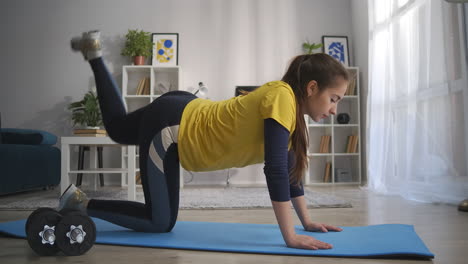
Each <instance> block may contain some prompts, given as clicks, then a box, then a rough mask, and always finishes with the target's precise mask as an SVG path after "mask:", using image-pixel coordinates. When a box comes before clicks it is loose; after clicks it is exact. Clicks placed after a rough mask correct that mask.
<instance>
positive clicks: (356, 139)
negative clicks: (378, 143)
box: [351, 135, 358, 153]
mask: <svg viewBox="0 0 468 264" xmlns="http://www.w3.org/2000/svg"><path fill="white" fill-rule="evenodd" d="M357 147H358V136H356V135H355V136H354V140H353V146H352V148H351V151H352V153H356V152H357V150H358V148H357Z"/></svg>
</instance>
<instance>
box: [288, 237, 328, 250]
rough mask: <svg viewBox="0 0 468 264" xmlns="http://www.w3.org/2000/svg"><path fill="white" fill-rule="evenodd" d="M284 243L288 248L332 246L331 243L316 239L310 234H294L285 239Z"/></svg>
mask: <svg viewBox="0 0 468 264" xmlns="http://www.w3.org/2000/svg"><path fill="white" fill-rule="evenodd" d="M286 245H287V246H288V247H290V248H300V249H313V250H317V249H330V248H333V246H332V245H331V244H328V243H325V242H322V241H320V240H317V239H315V238H313V237H311V236H306V235H298V234H294V235H292V236H291V237H290V238H288V239H287V241H286Z"/></svg>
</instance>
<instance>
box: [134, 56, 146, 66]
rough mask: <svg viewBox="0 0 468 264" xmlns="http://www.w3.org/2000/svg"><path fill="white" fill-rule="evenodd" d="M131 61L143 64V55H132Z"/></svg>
mask: <svg viewBox="0 0 468 264" xmlns="http://www.w3.org/2000/svg"><path fill="white" fill-rule="evenodd" d="M133 63H134V64H135V65H144V64H145V57H143V56H135V57H133Z"/></svg>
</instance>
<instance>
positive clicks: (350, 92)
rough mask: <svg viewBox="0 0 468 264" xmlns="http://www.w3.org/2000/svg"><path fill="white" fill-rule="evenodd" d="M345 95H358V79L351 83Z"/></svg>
mask: <svg viewBox="0 0 468 264" xmlns="http://www.w3.org/2000/svg"><path fill="white" fill-rule="evenodd" d="M345 95H356V78H353V79H352V80H350V81H349V84H348V89H347V90H346V93H345Z"/></svg>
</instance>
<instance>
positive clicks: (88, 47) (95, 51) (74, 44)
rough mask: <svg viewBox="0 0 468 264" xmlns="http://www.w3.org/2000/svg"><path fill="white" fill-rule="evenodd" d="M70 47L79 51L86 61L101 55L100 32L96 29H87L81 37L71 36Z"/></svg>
mask: <svg viewBox="0 0 468 264" xmlns="http://www.w3.org/2000/svg"><path fill="white" fill-rule="evenodd" d="M71 48H72V50H74V51H81V53H82V54H83V57H84V59H85V60H87V61H89V60H92V59H95V58H99V57H101V56H102V46H101V32H100V31H98V30H93V31H88V32H84V33H83V34H82V36H81V37H74V38H72V40H71Z"/></svg>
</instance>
